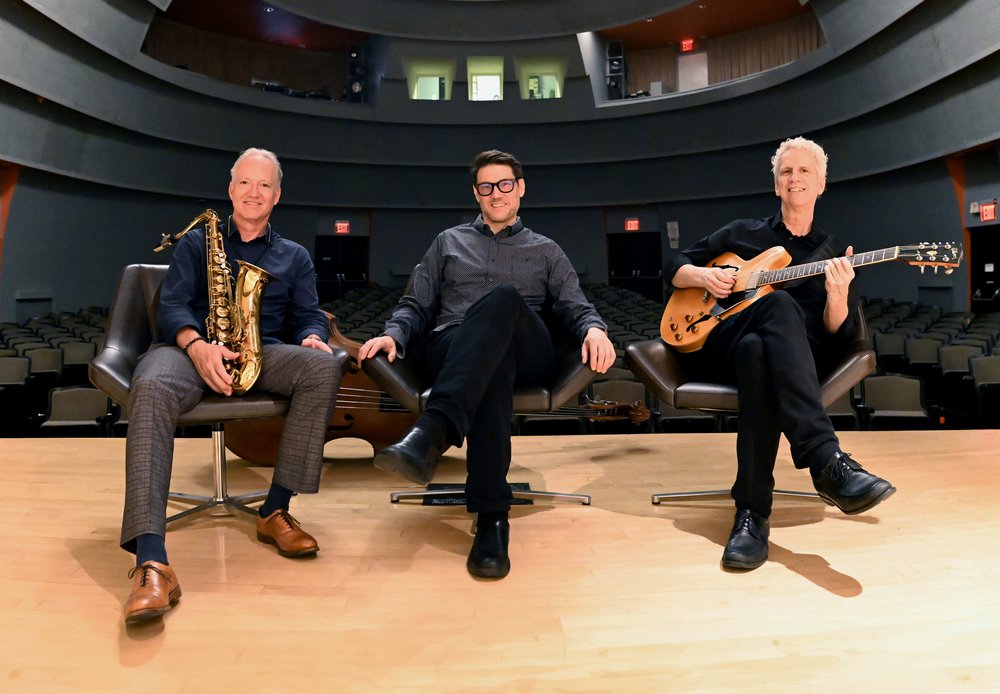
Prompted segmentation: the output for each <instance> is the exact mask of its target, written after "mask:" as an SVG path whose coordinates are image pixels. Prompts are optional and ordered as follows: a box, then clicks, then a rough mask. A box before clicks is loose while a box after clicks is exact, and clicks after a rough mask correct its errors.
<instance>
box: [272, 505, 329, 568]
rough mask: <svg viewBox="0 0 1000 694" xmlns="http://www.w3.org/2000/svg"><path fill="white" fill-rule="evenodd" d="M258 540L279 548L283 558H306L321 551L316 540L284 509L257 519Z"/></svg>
mask: <svg viewBox="0 0 1000 694" xmlns="http://www.w3.org/2000/svg"><path fill="white" fill-rule="evenodd" d="M257 539H258V540H260V541H261V542H266V543H267V544H269V545H274V546H275V547H277V548H278V554H280V555H281V556H283V557H305V556H308V555H310V554H316V552H318V551H319V545H318V544H317V543H316V538H314V537H313V536H312V535H310V534H309V533H307V532H306V531H305V530H303V529H302V526H301V525H300V524H299V522H298V521H297V520H295V518H293V517H292V514H290V513H289V512H288V511H286V510H285V509H283V508H279V509H278V510H277V511H275V512H274V513H272V514H271V515H270V516H268V517H267V518H258V519H257Z"/></svg>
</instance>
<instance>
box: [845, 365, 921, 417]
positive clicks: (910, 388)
mask: <svg viewBox="0 0 1000 694" xmlns="http://www.w3.org/2000/svg"><path fill="white" fill-rule="evenodd" d="M861 404H862V407H863V408H864V409H867V410H890V411H892V412H897V413H906V412H910V413H923V414H924V415H926V414H927V412H926V410H925V408H924V398H923V385H922V384H921V382H920V379H919V378H915V377H913V376H903V375H900V374H885V375H882V376H868V377H867V378H865V379H864V381H862V383H861Z"/></svg>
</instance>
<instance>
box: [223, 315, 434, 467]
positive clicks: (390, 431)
mask: <svg viewBox="0 0 1000 694" xmlns="http://www.w3.org/2000/svg"><path fill="white" fill-rule="evenodd" d="M327 319H328V320H329V323H330V339H329V340H328V342H329V344H330V346H331V347H339V348H341V349H343V350H346V351H347V353H348V354H349V355H350V358H349V359H348V360H347V364H346V365H345V367H344V373H343V374H342V376H341V380H340V390H338V391H337V407H336V409H335V410H334V411H333V414H332V415H331V416H330V421H329V422H327V425H326V441H328V442H329V441H332V440H334V439H338V438H357V439H363V440H364V441H367V442H368V443H370V444H371V446H372V449H373V450H374V452H375V453H378V452H379V451H380V450H382V449H383V448H385V447H386V446H391V445H392V444H394V443H396V441H398V440H399V439H401V438H403V435H404V434H405V433H406V432H407V431H408V430H409V428H410V427H411V426H412V425H413V423H414V422H415V421H416V420H417V415H416V414H414V413H413V412H410V411H409V410H407V409H406V408H405V407H403V406H402V405H400V404H399V403H398V402H396V401H395V400H394V399H392V398H391V397H390V396H389V395H388V394H387V393H386V392H385V391H383V390H382V389H381V388H379V386H378V384H377V383H375V382H374V381H373V380H372V379H371V377H369V376H368V374H366V373H365V372H364V371H363V370H362V369H361V366H360V364H359V363H358V350H360V349H361V343H359V342H356V341H354V340H351V339H349V338H347V337H345V336H344V335H343V334H342V333H341V332H340V329H339V328H338V327H337V319H336V317H335V316H332V315H330V314H327ZM284 428H285V417H284V416H280V417H267V418H265V419H243V420H236V421H233V422H227V423H226V448H228V449H229V450H230V451H232V452H233V453H235V454H236V455H237V456H239V457H240V458H243V459H244V460H246V461H248V462H251V463H255V464H257V465H274V464H275V462H276V461H277V460H278V442H279V440H280V439H281V432H282V431H283V430H284Z"/></svg>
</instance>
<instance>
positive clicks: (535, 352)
mask: <svg viewBox="0 0 1000 694" xmlns="http://www.w3.org/2000/svg"><path fill="white" fill-rule="evenodd" d="M470 173H471V176H472V191H473V195H474V196H475V198H476V201H477V202H478V203H479V209H480V212H481V214H480V215H479V217H478V218H477V219H476V220H475V221H474V222H472V223H471V224H462V225H459V226H457V227H452V228H451V229H447V230H445V231H443V232H441V233H440V234H439V235H438V236H437V237H436V238H435V239H434V242H433V243H432V244H431V247H430V248H429V249H428V250H427V252H426V253H425V254H424V257H423V259H422V260H421V261H420V265H419V266H417V269H416V270H415V271H414V277H413V287H412V290H410V292H409V293H407V294H406V295H405V296H403V298H402V299H400V302H399V304H398V305H397V306H396V308H395V310H394V311H393V314H392V316H391V317H390V318H389V320H388V321H386V324H385V330H384V332H383V334H382V335H380V336H378V337H375V338H372V339H371V340H368V341H367V342H366V343H365V344H364V345H362V347H361V350H360V352H359V358H360V359H366V358H368V357H371V356H373V355H375V354H377V353H379V352H385V353H386V354H387V357H388V359H389V361H393V360H394V359H395V358H396V357H397V356H398V357H400V358H403V357H404V356H405V354H406V351H407V350H408V349H410V350H413V351H414V352H415V351H416V350H417V349H419V348H423V349H422V352H423V355H422V356H423V358H422V362H423V366H424V369H425V371H426V373H427V374H428V375H429V376H431V377H432V378H433V379H434V386H433V388H432V389H431V394H430V397H429V398H428V401H427V406H426V408H425V409H424V411H423V413H422V414H421V415H420V417H419V418H418V419H417V421H416V423H415V424H414V425H413V427H412V428H411V429H410V431H409V432H408V433H407V434H406V436H404V437H403V438H402V439H401V440H400V441H399V443H397V444H395V445H393V446H389V447H388V448H385V449H383V450H382V451H381V452H380V453H379V454H378V455H377V456H376V457H375V466H376V467H378V468H379V469H381V470H384V471H386V472H392V473H396V474H400V475H402V476H404V477H406V478H407V479H408V480H410V481H412V482H416V483H418V484H426V483H427V482H429V481H430V480H431V479H432V478H433V476H434V470H435V468H436V466H437V462H438V458H439V457H440V454H441V450H442V449H443V448H445V447H446V445H448V444H450V445H453V446H458V445H461V443H462V439H463V438H465V439H468V451H467V456H466V460H467V467H468V478H467V482H466V495H467V508H468V510H469V512H470V513H476V514H478V518H477V522H476V535H475V538H474V539H473V543H472V550H471V552H470V553H469V558H468V561H467V563H466V567H467V568H468V570H469V573H471V574H472V575H474V576H480V577H487V578H503V577H504V576H506V575H507V574H508V573H509V571H510V558H509V556H508V544H509V541H510V525H509V523H508V511H509V510H510V504H511V499H512V496H511V491H510V485H509V484H508V483H507V471H508V470H509V468H510V419H511V415H512V414H513V390H514V385H515V384H518V385H521V384H524V385H534V384H538V383H543V382H545V381H547V380H549V378H550V377H551V374H552V371H553V369H554V368H555V348H554V346H553V341H552V336H551V335H550V333H549V330H548V328H547V327H546V325H545V323H544V322H543V320H542V317H541V315H540V314H541V311H542V308H543V306H545V307H546V308H547V310H548V311H550V312H551V314H552V315H553V316H554V317H555V318H557V319H558V320H559V321H560V323H561V324H562V325H563V326H564V327H565V328H566V329H567V331H568V332H569V333H570V334H571V335H572V336H573V337H575V338H576V339H577V340H579V342H580V343H581V347H580V358H581V361H582V362H583V363H586V364H588V365H589V366H590V368H592V369H593V370H594V371H597V372H599V373H604V372H606V371H607V370H608V368H609V367H610V366H611V365H612V364H613V363H614V360H615V349H614V345H612V344H611V341H610V340H609V339H608V335H607V325H606V324H605V323H604V321H603V320H601V317H600V316H599V315H598V313H597V310H596V309H595V308H594V307H593V305H592V304H591V303H590V302H589V301H587V299H586V297H585V296H584V295H583V292H582V291H581V290H580V280H579V278H578V277H577V275H576V272H575V271H574V270H573V266H572V265H571V264H570V262H569V259H568V258H567V257H566V254H565V253H564V252H563V251H562V249H561V248H560V247H559V246H558V245H557V244H556V243H555V242H554V241H552V240H551V239H549V238H547V237H545V236H542V235H541V234H537V233H535V232H534V231H532V230H531V229H529V228H527V227H526V226H524V223H523V222H522V221H521V219H520V218H519V217H518V210H519V208H520V204H521V197H522V196H523V195H524V190H525V187H524V173H523V169H522V167H521V163H520V162H519V161H518V160H517V159H516V158H515V157H514V156H512V155H510V154H507V153H505V152H499V151H496V150H491V151H487V152H482V153H481V154H479V155H478V156H476V158H475V159H474V160H473V162H472V167H471V169H470ZM418 345H419V347H418ZM418 358H419V357H418Z"/></svg>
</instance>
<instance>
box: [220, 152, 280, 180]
mask: <svg viewBox="0 0 1000 694" xmlns="http://www.w3.org/2000/svg"><path fill="white" fill-rule="evenodd" d="M247 157H262V158H264V159H267V160H268V161H269V162H271V163H272V164H274V170H275V172H276V173H277V174H278V187H279V188H280V187H281V178H282V176H284V174H283V173H282V171H281V162H279V161H278V156H277V155H276V154H275V153H274V152H272V151H270V150H267V149H259V148H257V147H250V148H249V149H245V150H243V151H242V152H241V153H240V156H238V157H237V158H236V161H235V162H233V168H231V169H230V170H229V178H230V180H232V179H234V178H236V167H237V166H239V164H240V162H241V161H243V160H244V159H246V158H247Z"/></svg>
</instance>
